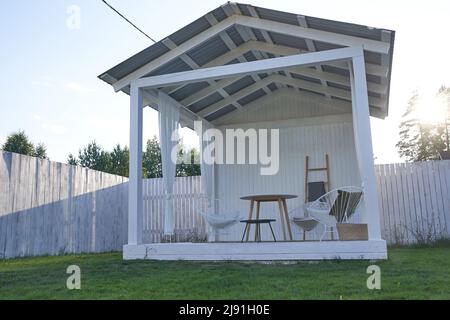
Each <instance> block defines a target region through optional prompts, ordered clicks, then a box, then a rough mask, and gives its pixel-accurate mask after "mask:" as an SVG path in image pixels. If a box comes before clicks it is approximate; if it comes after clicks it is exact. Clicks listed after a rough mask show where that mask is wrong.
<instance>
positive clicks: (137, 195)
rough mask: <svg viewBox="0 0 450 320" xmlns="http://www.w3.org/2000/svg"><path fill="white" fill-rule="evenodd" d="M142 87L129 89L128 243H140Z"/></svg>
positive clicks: (141, 208)
mask: <svg viewBox="0 0 450 320" xmlns="http://www.w3.org/2000/svg"><path fill="white" fill-rule="evenodd" d="M142 111H143V109H142V89H139V88H137V87H135V86H131V90H130V169H129V170H130V171H129V173H130V179H129V186H128V188H129V189H128V244H130V245H139V244H141V243H142V222H143V221H142V213H143V212H142V210H143V207H142V206H143V202H142Z"/></svg>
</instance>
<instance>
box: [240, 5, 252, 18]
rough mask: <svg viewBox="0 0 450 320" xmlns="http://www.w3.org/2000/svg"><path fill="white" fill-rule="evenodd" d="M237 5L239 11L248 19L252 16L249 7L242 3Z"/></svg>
mask: <svg viewBox="0 0 450 320" xmlns="http://www.w3.org/2000/svg"><path fill="white" fill-rule="evenodd" d="M237 5H238V8H239V10H240V11H241V13H242V14H243V15H244V16H247V17H250V16H251V14H250V11H249V10H248V5H246V4H242V3H238V4H237Z"/></svg>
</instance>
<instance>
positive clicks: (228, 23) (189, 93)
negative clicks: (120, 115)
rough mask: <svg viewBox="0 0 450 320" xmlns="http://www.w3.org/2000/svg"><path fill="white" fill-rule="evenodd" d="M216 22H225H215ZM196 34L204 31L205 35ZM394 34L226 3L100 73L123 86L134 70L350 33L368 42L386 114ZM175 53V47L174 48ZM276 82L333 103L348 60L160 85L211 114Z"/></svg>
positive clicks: (346, 96) (325, 44)
mask: <svg viewBox="0 0 450 320" xmlns="http://www.w3.org/2000/svg"><path fill="white" fill-rule="evenodd" d="M232 19H235V20H232ZM259 22H261V23H259ZM222 25H223V26H224V27H223V29H217V30H216V29H214V28H218V26H222ZM293 26H295V27H293ZM290 30H292V31H290ZM304 30H309V31H310V30H314V34H315V35H316V34H317V37H315V36H314V37H308V38H307V37H305V35H304V34H305V33H302V32H301V31H304ZM202 35H207V36H205V37H204V38H203V37H202ZM330 35H331V36H333V35H334V36H338V37H337V38H339V39H342V40H343V41H344V42H345V43H336V42H338V41H331V40H330V39H332V38H331V37H330ZM394 38H395V32H394V31H391V30H385V29H377V28H371V27H367V26H362V25H356V24H351V23H345V22H338V21H333V20H326V19H320V18H315V17H309V16H302V15H298V14H293V13H287V12H281V11H276V10H271V9H265V8H260V7H255V6H252V5H248V4H241V3H230V2H228V3H226V4H225V5H223V6H221V7H219V8H217V9H215V10H213V11H211V12H209V13H207V14H205V15H204V16H202V17H200V18H199V19H197V20H196V21H194V22H192V23H191V24H189V25H187V26H185V27H183V28H181V29H180V30H178V31H176V32H175V33H173V34H171V35H170V36H168V37H167V38H165V39H163V40H161V41H159V42H157V43H155V44H154V45H152V46H150V47H148V48H146V49H144V50H143V51H141V52H139V53H137V54H136V55H134V56H132V57H131V58H129V59H127V60H125V61H123V62H122V63H120V64H118V65H117V66H115V67H113V68H111V69H110V70H108V71H106V72H105V73H103V74H102V75H100V76H99V78H100V79H102V80H104V81H106V82H107V83H109V84H111V85H113V86H115V89H117V90H122V91H124V92H126V93H128V90H129V89H128V84H127V83H126V81H125V80H127V79H131V78H133V77H135V78H140V77H142V76H155V75H162V74H169V73H175V72H182V71H187V70H193V69H198V68H205V67H211V66H217V65H224V64H234V63H240V62H246V61H254V60H258V59H267V58H273V57H277V56H284V55H291V54H298V53H301V52H311V51H323V50H330V49H336V48H341V47H344V46H346V45H345V44H349V43H353V42H354V40H355V39H356V40H360V41H362V42H364V43H367V46H364V48H365V59H366V68H367V81H368V93H369V100H370V101H369V104H370V106H371V113H372V115H375V116H378V117H381V118H384V117H385V116H387V114H388V105H389V89H390V78H391V68H392V56H393V49H394ZM332 42H334V43H332ZM383 43H384V44H385V45H386V46H385V47H386V48H387V49H386V50H385V51H383V50H376V49H374V48H378V47H377V44H383ZM185 48H186V50H184V49H185ZM181 49H183V50H181ZM174 52H177V53H179V54H176V55H174ZM148 70H150V71H149V72H147V71H148ZM143 72H145V73H143ZM281 87H288V88H295V89H296V90H297V89H298V90H300V91H306V92H309V93H313V94H317V95H321V96H324V97H327V98H329V99H335V100H336V101H339V102H342V101H350V100H351V99H350V96H351V95H350V87H349V71H348V68H347V65H346V64H340V63H338V62H334V63H328V64H324V65H320V66H315V67H311V68H303V69H301V70H300V69H299V70H286V71H285V72H279V73H277V74H270V75H269V74H259V75H252V76H250V75H249V76H246V77H243V78H240V79H225V80H220V81H208V82H199V83H190V84H187V85H184V86H181V87H176V88H164V89H163V90H164V91H165V92H166V93H169V94H170V96H172V97H173V98H174V99H176V100H177V101H179V102H180V103H181V104H183V105H185V106H186V107H188V108H189V109H190V110H191V111H193V112H195V113H199V114H200V115H202V116H204V117H205V118H206V119H207V120H209V121H214V120H215V119H217V118H219V117H221V116H223V115H225V114H227V113H230V112H233V111H235V110H236V109H242V108H245V105H247V104H249V103H251V102H253V101H255V100H257V99H260V98H261V97H263V96H266V95H267V94H270V93H271V92H273V91H275V90H277V89H279V88H281Z"/></svg>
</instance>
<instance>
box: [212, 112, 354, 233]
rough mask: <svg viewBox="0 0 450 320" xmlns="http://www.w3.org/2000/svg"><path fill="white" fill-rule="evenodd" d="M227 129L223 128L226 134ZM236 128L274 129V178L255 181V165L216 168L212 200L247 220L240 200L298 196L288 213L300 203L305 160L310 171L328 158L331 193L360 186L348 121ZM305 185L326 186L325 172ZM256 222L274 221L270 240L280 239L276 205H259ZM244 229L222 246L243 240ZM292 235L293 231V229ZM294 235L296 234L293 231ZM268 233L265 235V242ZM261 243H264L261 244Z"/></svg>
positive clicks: (323, 119)
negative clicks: (276, 134) (272, 195)
mask: <svg viewBox="0 0 450 320" xmlns="http://www.w3.org/2000/svg"><path fill="white" fill-rule="evenodd" d="M230 127H232V126H226V127H223V129H224V130H225V129H226V128H230ZM235 127H240V128H243V129H246V128H248V127H252V128H256V129H259V128H269V129H270V128H279V139H280V141H279V142H280V168H279V172H278V173H277V174H276V175H273V176H262V175H260V166H259V165H217V166H216V190H217V195H218V197H220V198H221V199H223V200H224V201H225V202H228V203H232V204H233V205H234V208H235V209H236V210H238V211H240V212H242V214H241V215H242V217H243V218H244V217H247V215H248V209H249V202H248V201H243V200H239V198H240V197H241V196H243V195H248V194H267V193H283V194H294V195H298V198H297V199H293V200H288V201H287V204H288V209H294V208H295V207H298V206H300V205H302V204H303V203H304V193H305V191H304V184H305V178H304V177H305V158H306V156H309V157H310V167H311V168H313V167H324V166H325V155H326V154H328V155H329V157H330V175H331V179H330V181H331V188H335V187H338V186H347V185H360V184H361V183H360V182H359V181H360V178H359V173H358V165H357V161H356V154H355V148H354V140H353V127H352V123H351V118H350V116H348V115H340V116H326V117H317V118H308V119H300V120H283V121H278V122H271V123H265V122H258V123H252V124H240V125H236V126H235ZM309 181H325V172H322V173H313V174H311V175H310V180H309ZM261 216H262V217H267V218H269V217H270V218H275V219H276V220H277V222H276V223H275V224H274V226H275V234H276V237H277V239H281V238H282V229H281V224H280V218H279V211H278V205H277V204H275V203H274V204H270V203H267V204H263V205H262V207H261ZM243 228H244V226H243V225H242V224H238V225H236V226H235V227H234V228H233V229H232V230H230V233H229V235H228V236H226V237H224V238H223V239H221V240H236V239H240V236H242V232H243ZM294 229H295V228H294ZM296 231H298V232H299V230H296ZM269 235H270V233H267V234H266V238H267V240H268V239H269V238H270V237H269ZM263 239H264V238H263Z"/></svg>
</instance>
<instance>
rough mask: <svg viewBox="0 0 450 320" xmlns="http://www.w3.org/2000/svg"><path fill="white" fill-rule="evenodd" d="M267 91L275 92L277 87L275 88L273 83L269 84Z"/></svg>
mask: <svg viewBox="0 0 450 320" xmlns="http://www.w3.org/2000/svg"><path fill="white" fill-rule="evenodd" d="M267 87H268V88H269V89H270V91H272V92H274V91H275V90H277V89H278V87H277V85H276V84H275V83H273V82H272V83H271V84H269V85H268V86H267Z"/></svg>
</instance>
